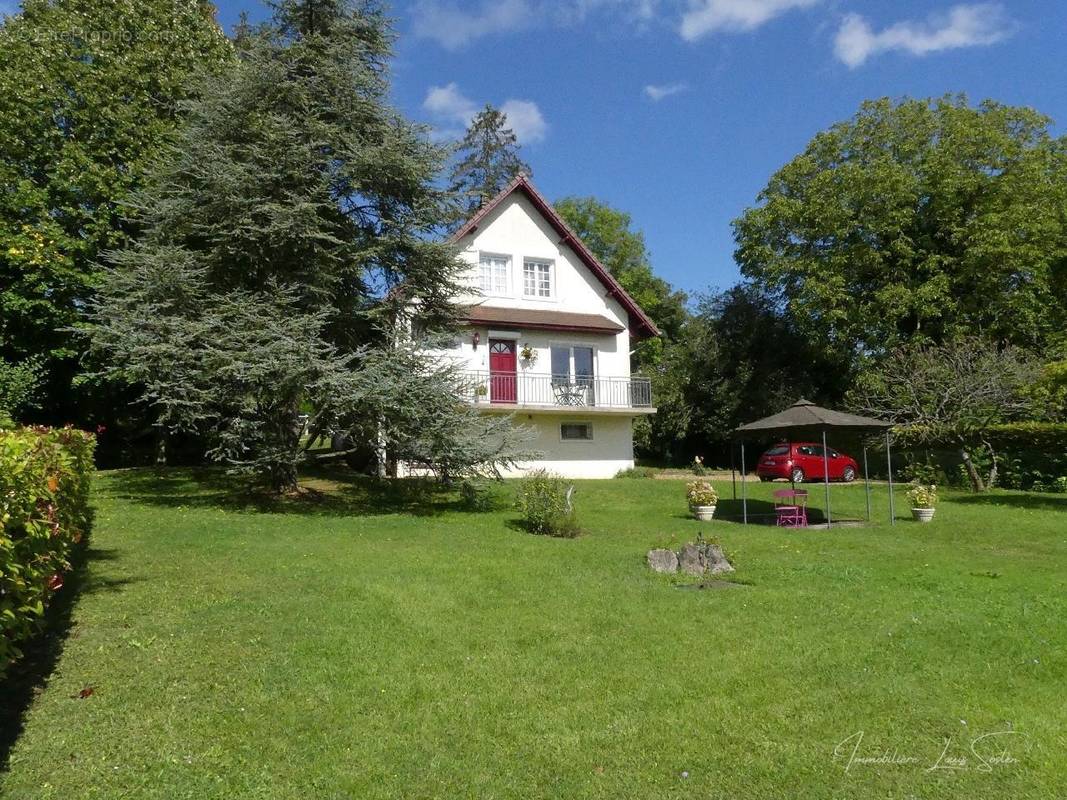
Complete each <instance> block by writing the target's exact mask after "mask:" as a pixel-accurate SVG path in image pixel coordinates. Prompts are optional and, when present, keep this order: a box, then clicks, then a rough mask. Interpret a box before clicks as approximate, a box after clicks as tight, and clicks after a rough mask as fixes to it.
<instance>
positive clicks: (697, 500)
mask: <svg viewBox="0 0 1067 800" xmlns="http://www.w3.org/2000/svg"><path fill="white" fill-rule="evenodd" d="M685 496H686V497H687V498H689V511H690V512H691V513H692V514H693V516H694V517H696V518H697V519H699V520H704V521H707V520H709V519H711V518H712V517H714V516H715V504H716V503H718V502H719V493H718V492H716V491H715V488H714V487H713V486H712V485H711V483H710V482H708V481H690V482H689V483H687V484H686V486H685Z"/></svg>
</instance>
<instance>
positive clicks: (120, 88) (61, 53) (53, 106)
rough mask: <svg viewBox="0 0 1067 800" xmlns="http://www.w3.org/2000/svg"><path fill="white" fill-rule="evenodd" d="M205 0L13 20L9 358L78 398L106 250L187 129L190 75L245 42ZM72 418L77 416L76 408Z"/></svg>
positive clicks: (2, 169)
mask: <svg viewBox="0 0 1067 800" xmlns="http://www.w3.org/2000/svg"><path fill="white" fill-rule="evenodd" d="M213 13H214V7H213V6H212V5H211V4H210V3H207V2H201V1H200V0H25V2H24V3H23V10H22V13H20V14H17V15H14V16H11V17H8V18H7V19H6V20H5V21H4V22H3V24H2V26H0V185H3V187H4V191H3V192H2V193H0V357H3V358H7V359H9V360H13V361H21V360H23V359H26V358H36V359H37V360H38V361H39V362H40V363H41V365H42V366H43V367H44V368H45V370H46V371H47V372H48V373H49V376H50V381H49V385H50V388H49V389H48V390H47V391H48V392H49V394H48V396H47V397H44V398H42V405H43V406H45V407H46V408H47V409H51V410H52V411H53V413H54V414H56V415H58V414H64V415H65V414H67V413H73V409H72V408H71V406H70V405H69V404H67V401H68V399H69V398H70V397H71V392H70V380H71V377H72V376H73V374H74V373H75V372H76V371H77V369H78V365H77V356H78V355H79V347H80V346H79V344H78V343H77V342H76V340H75V339H74V337H73V336H72V335H71V333H70V332H69V328H70V326H72V325H74V324H75V323H77V322H78V321H79V320H80V319H81V314H82V311H83V309H84V308H85V303H86V301H87V300H88V299H89V298H90V297H91V296H92V294H93V291H94V288H95V286H96V283H97V280H98V277H99V273H98V267H97V266H96V261H97V258H98V256H99V254H100V252H101V251H102V250H104V249H107V248H113V247H117V246H121V245H122V244H123V243H124V242H126V241H127V240H128V237H129V235H130V233H131V231H132V227H131V224H130V223H128V222H127V221H126V220H125V219H124V216H123V213H122V210H121V208H120V206H121V204H122V203H123V202H125V201H126V200H127V198H128V196H129V194H130V192H131V190H133V189H135V188H136V187H138V186H139V185H140V184H141V181H142V178H143V176H144V173H145V170H146V169H147V167H148V164H149V163H150V162H151V161H152V160H153V159H154V158H156V157H157V156H158V153H159V149H160V146H161V145H162V144H163V143H164V142H165V141H167V140H168V139H169V137H170V136H171V135H172V132H173V130H174V127H175V120H176V116H177V111H178V105H179V103H180V102H181V101H182V100H183V99H184V98H186V97H188V96H189V91H190V88H189V76H190V74H191V73H193V72H196V71H198V70H202V69H208V70H210V69H216V68H219V67H220V66H221V65H222V64H224V63H226V62H227V61H228V60H229V59H231V58H232V48H231V46H230V44H229V42H228V41H227V40H226V37H225V36H224V35H223V33H222V31H221V30H220V29H219V27H218V25H217V24H216V23H215V21H214V19H213ZM62 418H69V417H62Z"/></svg>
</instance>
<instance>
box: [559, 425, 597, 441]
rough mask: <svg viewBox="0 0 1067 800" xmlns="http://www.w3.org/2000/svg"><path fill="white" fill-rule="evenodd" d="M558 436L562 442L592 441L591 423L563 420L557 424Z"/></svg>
mask: <svg viewBox="0 0 1067 800" xmlns="http://www.w3.org/2000/svg"><path fill="white" fill-rule="evenodd" d="M559 438H560V440H561V441H564V442H591V441H593V423H591V422H564V423H563V424H562V425H560V426H559Z"/></svg>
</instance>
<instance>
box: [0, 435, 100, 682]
mask: <svg viewBox="0 0 1067 800" xmlns="http://www.w3.org/2000/svg"><path fill="white" fill-rule="evenodd" d="M95 446H96V438H95V437H94V436H93V435H92V434H89V433H85V432H84V431H79V430H75V429H73V428H63V429H50V428H18V429H15V430H0V674H2V673H3V672H4V671H5V670H6V669H7V667H8V666H10V664H11V662H12V661H14V660H15V659H16V658H18V656H19V655H20V652H21V651H20V650H19V645H20V643H21V642H23V641H25V640H26V639H27V638H28V637H30V636H32V635H33V634H34V633H35V632H36V631H37V630H38V629H39V628H40V625H41V623H42V622H43V620H44V614H45V610H46V609H47V607H48V603H49V601H50V600H51V599H52V597H53V596H54V595H55V593H56V592H57V591H59V590H60V589H61V588H62V587H63V580H64V575H65V573H66V572H67V571H68V570H69V569H70V561H69V558H70V555H71V551H72V550H73V548H74V546H75V545H76V544H77V543H78V542H79V541H81V538H82V536H84V535H85V534H86V533H87V532H88V530H89V522H90V510H89V484H90V480H91V478H92V472H93V449H94V447H95Z"/></svg>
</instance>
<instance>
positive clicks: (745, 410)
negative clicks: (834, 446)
mask: <svg viewBox="0 0 1067 800" xmlns="http://www.w3.org/2000/svg"><path fill="white" fill-rule="evenodd" d="M843 372H844V370H843V368H842V367H841V365H840V364H835V363H834V362H832V361H829V360H827V358H826V356H825V354H824V353H823V352H822V351H820V350H819V349H818V348H816V347H813V346H812V345H811V343H809V342H808V341H807V340H806V339H805V338H804V337H803V336H801V335H800V334H799V332H798V330H797V326H796V323H795V322H794V321H793V320H792V319H791V318H790V317H789V315H788V314H786V313H783V311H782V310H781V309H780V308H779V307H778V305H777V304H776V303H775V302H774V300H773V298H770V297H768V296H767V295H766V294H764V293H763V292H761V291H760V290H759V289H758V287H755V286H752V285H748V284H739V285H737V286H734V287H733V288H731V289H729V290H727V291H725V292H721V293H718V294H715V295H711V296H708V297H704V298H702V299H701V301H700V303H699V304H698V305H697V308H696V309H695V313H694V314H693V316H692V317H691V318H690V319H689V320H688V321H687V323H686V325H685V326H684V328H683V330H682V333H681V335H680V336H679V338H678V342H677V344H675V345H674V346H673V347H672V348H671V349H670V351H669V352H668V357H667V359H666V364H665V369H664V370H663V371H662V378H661V379H660V381H659V385H660V387H661V388H660V389H659V390H658V391H657V397H658V398H659V399H657V406H658V407H659V409H660V413H658V414H657V415H656V418H655V419H654V421H653V434H654V435H653V444H658V445H660V446H661V447H666V448H667V449H666V453H665V455H669V457H670V459H671V460H673V461H680V460H682V458H683V457H691V456H692V455H702V456H704V457H705V458H706V459H714V460H719V461H722V460H723V459H724V458H725V456H726V453H727V452H728V450H727V448H728V443H729V441H730V436H731V432H732V431H733V430H734V428H736V427H737V426H738V425H740V424H742V423H745V422H750V421H752V420H753V419H757V418H759V417H762V416H766V415H768V414H772V413H775V412H777V411H781V410H782V409H783V408H784V407H785V406H787V405H789V404H790V403H792V402H794V401H795V400H796V399H797V398H798V397H809V398H811V399H813V400H815V401H816V402H826V401H832V400H835V399H837V398H838V397H840V396H841V394H842V393H843V391H844V387H843V385H842V384H841V375H842V374H843ZM661 417H662V418H661Z"/></svg>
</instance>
